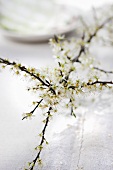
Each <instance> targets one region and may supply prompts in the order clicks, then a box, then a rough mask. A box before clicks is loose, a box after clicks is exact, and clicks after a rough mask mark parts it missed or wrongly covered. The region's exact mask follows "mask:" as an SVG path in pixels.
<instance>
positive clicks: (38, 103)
mask: <svg viewBox="0 0 113 170" xmlns="http://www.w3.org/2000/svg"><path fill="white" fill-rule="evenodd" d="M42 101H43V99H41V100H40V101H39V102H37V105H36V106H35V108H34V109H33V110H32V111H31V112H30V114H31V115H33V113H34V112H35V110H36V109H37V108H38V106H39V105H40V104H41V102H42ZM28 117H29V116H27V115H26V116H24V117H23V118H22V120H24V119H27V118H28Z"/></svg>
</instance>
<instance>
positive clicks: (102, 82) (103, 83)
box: [87, 80, 113, 86]
mask: <svg viewBox="0 0 113 170" xmlns="http://www.w3.org/2000/svg"><path fill="white" fill-rule="evenodd" d="M94 84H102V85H107V84H113V81H98V80H97V81H94V82H91V83H90V82H88V83H87V85H88V86H92V85H94Z"/></svg>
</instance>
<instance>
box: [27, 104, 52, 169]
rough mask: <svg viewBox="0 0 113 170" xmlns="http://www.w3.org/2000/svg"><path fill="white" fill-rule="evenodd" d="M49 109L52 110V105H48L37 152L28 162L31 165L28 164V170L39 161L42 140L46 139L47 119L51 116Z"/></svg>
mask: <svg viewBox="0 0 113 170" xmlns="http://www.w3.org/2000/svg"><path fill="white" fill-rule="evenodd" d="M51 110H52V107H49V110H48V112H47V114H48V115H47V117H46V119H45V121H44V122H45V125H44V128H43V130H42V133H41V142H40V144H39V146H38V149H39V152H38V153H37V155H36V157H35V159H34V160H33V161H32V162H31V163H30V165H31V166H30V168H29V170H33V169H34V166H35V164H36V162H37V161H38V163H41V159H40V154H41V151H42V149H43V144H44V142H45V140H46V139H45V132H46V129H47V126H48V123H49V120H50V116H51V114H50V112H51Z"/></svg>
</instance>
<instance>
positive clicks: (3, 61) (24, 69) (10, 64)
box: [0, 58, 56, 95]
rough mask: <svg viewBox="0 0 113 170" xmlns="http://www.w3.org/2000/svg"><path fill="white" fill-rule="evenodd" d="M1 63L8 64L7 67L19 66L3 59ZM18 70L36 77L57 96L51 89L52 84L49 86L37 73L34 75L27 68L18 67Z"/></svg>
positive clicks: (0, 59) (0, 60)
mask: <svg viewBox="0 0 113 170" xmlns="http://www.w3.org/2000/svg"><path fill="white" fill-rule="evenodd" d="M0 63H2V64H6V65H8V66H15V65H17V63H16V62H10V61H8V60H6V59H3V58H0ZM18 69H19V70H21V71H23V72H25V73H27V74H29V75H30V76H31V77H34V78H36V79H37V80H38V81H40V82H41V83H42V85H44V86H46V87H49V90H50V91H51V92H52V93H53V94H54V95H56V92H55V90H54V89H53V88H52V87H51V84H48V83H47V82H46V83H45V82H44V81H43V80H42V79H41V78H40V77H39V76H37V75H36V74H35V73H32V72H30V71H28V69H27V68H26V67H25V66H21V65H20V66H18Z"/></svg>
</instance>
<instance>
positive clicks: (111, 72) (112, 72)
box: [93, 67, 113, 74]
mask: <svg viewBox="0 0 113 170" xmlns="http://www.w3.org/2000/svg"><path fill="white" fill-rule="evenodd" d="M93 68H94V69H95V70H98V71H101V72H103V73H106V74H107V73H108V74H113V71H106V70H103V69H100V68H98V67H93Z"/></svg>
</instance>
